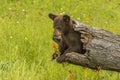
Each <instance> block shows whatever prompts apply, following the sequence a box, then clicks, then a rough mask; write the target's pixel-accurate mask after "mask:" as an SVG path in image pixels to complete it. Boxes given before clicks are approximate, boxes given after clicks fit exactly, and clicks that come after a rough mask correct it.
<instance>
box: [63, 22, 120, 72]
mask: <svg viewBox="0 0 120 80" xmlns="http://www.w3.org/2000/svg"><path fill="white" fill-rule="evenodd" d="M74 30H75V31H79V32H80V33H81V41H82V42H83V43H84V49H86V53H85V54H79V53H75V52H71V53H67V54H66V56H67V57H66V59H65V60H66V61H67V62H69V63H72V64H76V65H80V66H83V67H88V68H91V69H96V67H97V66H100V67H101V68H102V69H104V70H113V71H117V72H120V35H117V34H114V33H112V32H109V31H106V30H104V29H99V28H95V27H89V26H87V25H85V24H82V23H79V22H77V24H76V26H75V27H74Z"/></svg>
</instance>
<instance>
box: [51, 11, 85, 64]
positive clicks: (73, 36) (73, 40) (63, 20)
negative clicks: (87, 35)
mask: <svg viewBox="0 0 120 80" xmlns="http://www.w3.org/2000/svg"><path fill="white" fill-rule="evenodd" d="M49 18H50V19H52V20H53V28H54V32H53V34H54V35H57V34H58V33H61V34H60V35H61V39H60V40H56V39H54V35H53V40H54V41H55V42H57V43H58V47H59V51H60V53H61V54H60V56H59V57H58V58H57V62H59V63H61V62H63V61H65V58H66V53H70V52H77V53H81V54H84V53H85V50H84V49H83V43H82V42H81V41H80V36H81V34H80V33H79V32H77V31H74V29H73V27H74V25H75V24H76V23H75V21H74V20H72V19H71V18H70V16H68V15H55V14H52V13H50V14H49ZM53 55H54V54H53Z"/></svg>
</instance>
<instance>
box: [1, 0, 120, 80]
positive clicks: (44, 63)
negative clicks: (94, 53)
mask: <svg viewBox="0 0 120 80" xmlns="http://www.w3.org/2000/svg"><path fill="white" fill-rule="evenodd" d="M49 13H56V14H63V13H66V14H68V15H70V16H72V18H73V19H76V20H78V21H80V22H83V23H85V24H87V25H90V26H96V27H100V28H103V29H106V30H109V31H111V32H113V33H116V34H120V1H119V0H0V80H120V74H119V73H117V72H111V71H104V70H101V71H99V72H95V71H94V70H90V69H87V68H83V67H80V66H75V65H71V64H67V63H66V64H58V63H56V61H51V55H52V53H53V52H54V49H53V48H52V44H53V43H54V42H53V41H52V32H53V28H52V21H51V20H50V19H49V18H48V14H49Z"/></svg>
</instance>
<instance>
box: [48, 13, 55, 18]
mask: <svg viewBox="0 0 120 80" xmlns="http://www.w3.org/2000/svg"><path fill="white" fill-rule="evenodd" d="M48 16H49V18H50V19H52V20H54V19H55V17H57V15H55V14H53V13H49V14H48Z"/></svg>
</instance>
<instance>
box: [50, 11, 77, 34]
mask: <svg viewBox="0 0 120 80" xmlns="http://www.w3.org/2000/svg"><path fill="white" fill-rule="evenodd" d="M48 16H49V18H50V19H52V20H53V25H54V26H53V27H54V30H58V31H59V32H60V33H62V34H65V33H67V32H69V31H70V30H71V29H73V26H74V25H75V24H76V22H75V21H74V20H72V19H71V18H70V16H68V15H56V14H52V13H50V14H49V15H48Z"/></svg>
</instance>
